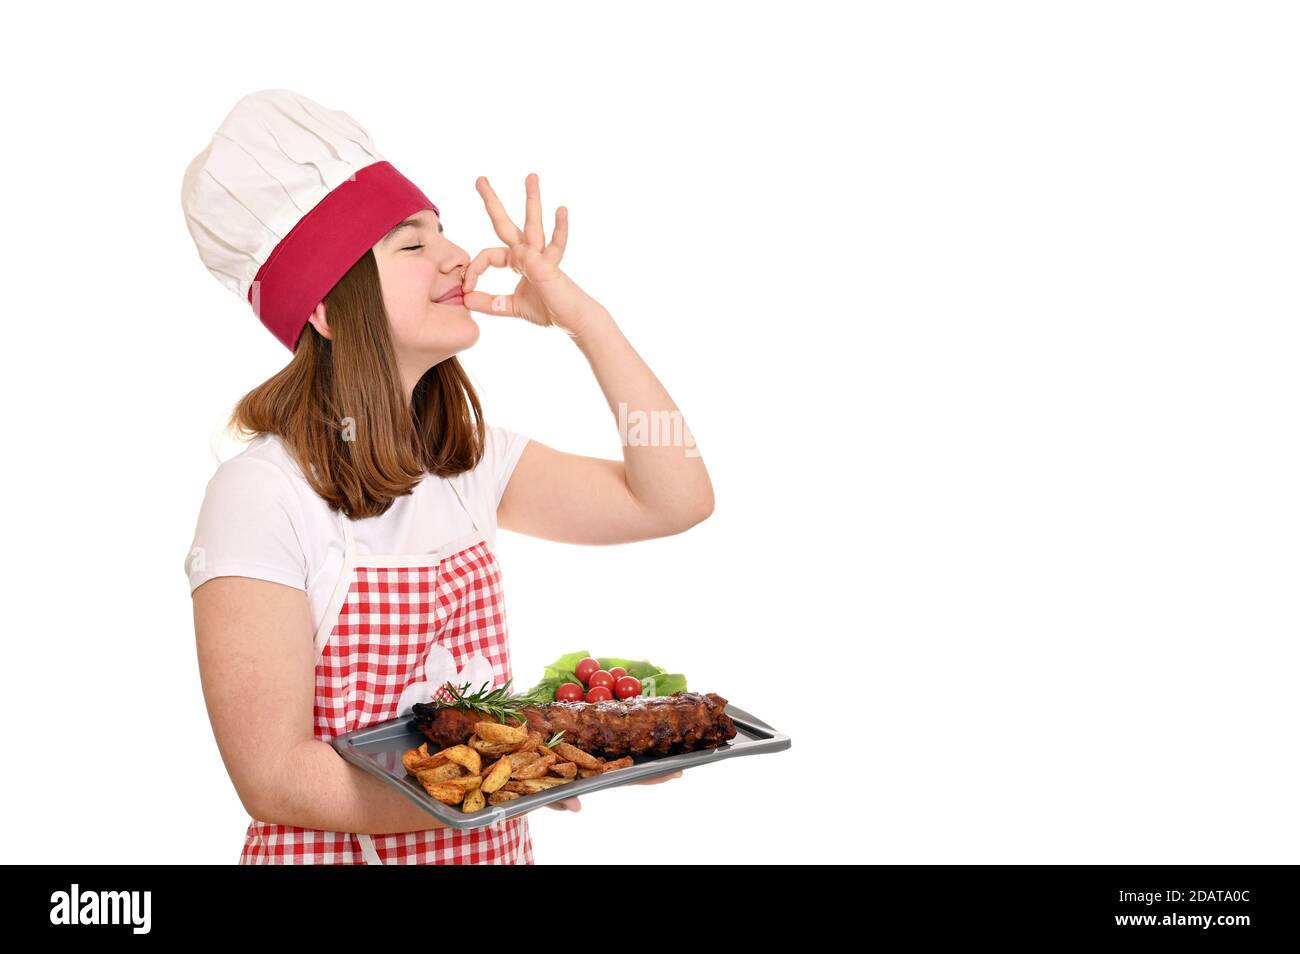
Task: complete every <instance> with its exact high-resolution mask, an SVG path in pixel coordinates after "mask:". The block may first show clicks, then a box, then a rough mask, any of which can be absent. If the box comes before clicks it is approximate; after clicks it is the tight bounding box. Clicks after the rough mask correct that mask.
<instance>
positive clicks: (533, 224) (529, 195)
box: [524, 172, 546, 252]
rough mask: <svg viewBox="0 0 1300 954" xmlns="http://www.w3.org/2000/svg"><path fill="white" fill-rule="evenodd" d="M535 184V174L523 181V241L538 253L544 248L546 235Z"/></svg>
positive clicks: (538, 192)
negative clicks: (543, 229)
mask: <svg viewBox="0 0 1300 954" xmlns="http://www.w3.org/2000/svg"><path fill="white" fill-rule="evenodd" d="M537 182H538V180H537V173H535V172H530V173H528V175H527V177H526V178H525V179H524V195H525V200H524V209H525V212H524V240H525V241H526V242H527V243H528V244H529V245H531V246H532V247H533V248H535V249H537V250H538V251H539V252H540V251H541V250H542V249H543V248H545V247H546V233H545V232H543V231H542V192H541V189H539V188H538V185H537Z"/></svg>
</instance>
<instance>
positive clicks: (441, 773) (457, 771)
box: [413, 762, 466, 785]
mask: <svg viewBox="0 0 1300 954" xmlns="http://www.w3.org/2000/svg"><path fill="white" fill-rule="evenodd" d="M413 774H414V775H415V777H416V778H418V779H419V780H420V784H421V785H431V784H433V783H435V782H446V781H450V780H451V779H453V778H459V777H460V776H462V775H465V774H466V772H465V766H463V765H457V764H456V763H455V762H447V763H445V764H443V765H439V766H438V767H437V768H431V769H416V771H415V772H414V773H413Z"/></svg>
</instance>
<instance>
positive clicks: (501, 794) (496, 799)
mask: <svg viewBox="0 0 1300 954" xmlns="http://www.w3.org/2000/svg"><path fill="white" fill-rule="evenodd" d="M518 797H519V793H518V792H507V791H506V790H505V789H498V790H497V791H495V792H493V793H492V794H491V795H489V796H488V804H489V805H504V804H505V803H506V802H508V801H511V800H512V799H516V798H518Z"/></svg>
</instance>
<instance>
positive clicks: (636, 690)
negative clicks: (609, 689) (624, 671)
mask: <svg viewBox="0 0 1300 954" xmlns="http://www.w3.org/2000/svg"><path fill="white" fill-rule="evenodd" d="M614 695H616V696H618V697H619V698H620V699H631V698H632V697H633V696H639V695H641V680H640V679H638V678H636V676H624V677H622V678H621V679H619V680H618V681H617V682H616V683H614Z"/></svg>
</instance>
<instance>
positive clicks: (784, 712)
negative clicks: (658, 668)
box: [0, 2, 1300, 864]
mask: <svg viewBox="0 0 1300 954" xmlns="http://www.w3.org/2000/svg"><path fill="white" fill-rule="evenodd" d="M32 9H33V8H19V9H17V10H15V11H11V12H10V13H9V14H8V20H7V22H6V29H5V34H4V39H3V40H2V41H0V43H2V44H3V51H2V52H3V56H0V64H3V65H2V66H0V70H3V71H4V74H5V75H4V76H3V80H4V86H3V88H4V90H5V93H4V98H5V118H4V124H5V137H4V141H5V145H4V150H3V152H4V159H3V162H4V167H3V181H4V191H5V226H4V229H3V236H4V238H3V241H4V244H5V247H4V252H5V256H4V257H5V261H6V263H7V273H8V279H7V282H6V286H7V287H6V295H5V298H6V301H5V325H4V338H5V342H4V347H3V348H2V349H0V353H2V354H3V360H4V373H3V375H2V376H0V388H3V402H4V403H3V407H4V410H5V422H6V435H7V437H8V440H7V442H6V445H5V467H4V470H3V477H0V480H3V481H4V485H3V490H4V500H5V504H6V506H5V510H4V533H3V540H4V543H5V547H4V551H3V556H2V557H0V559H3V561H4V568H3V569H4V572H3V585H4V592H5V613H4V616H5V619H4V640H3V650H4V657H3V663H2V664H0V665H2V666H3V670H4V672H5V674H6V679H5V683H6V685H5V690H4V692H3V693H2V694H0V698H2V699H3V725H4V727H5V729H6V730H7V731H6V739H7V742H6V747H5V755H4V759H5V763H6V772H5V777H6V784H5V786H4V793H3V795H0V798H3V800H4V804H3V808H4V814H5V817H6V820H7V827H6V832H5V837H4V839H3V845H4V848H3V854H4V857H3V860H4V861H9V862H37V861H46V862H68V863H74V862H86V863H90V862H146V861H149V862H182V863H188V862H210V863H222V864H224V863H232V862H234V861H235V860H236V859H237V857H238V854H239V849H240V847H241V845H242V842H243V837H244V827H245V825H246V823H247V816H246V815H245V814H244V812H243V810H242V808H241V806H240V804H239V801H238V799H237V797H236V795H235V791H234V789H233V787H232V785H231V784H230V781H229V778H228V776H227V775H226V772H225V770H224V767H223V765H222V763H221V759H220V756H219V753H218V751H217V748H216V745H215V743H214V740H213V737H212V732H211V728H210V725H209V723H208V717H207V713H206V709H205V707H204V702H203V697H202V693H201V690H200V686H199V677H198V669H197V663H196V656H195V647H194V634H193V627H192V616H191V608H190V597H189V592H188V586H187V584H186V581H185V578H184V560H185V557H186V555H187V551H188V547H189V543H190V540H191V536H192V533H193V530H194V522H195V519H196V517H197V513H198V507H199V503H200V501H201V499H202V495H203V489H204V485H205V483H206V481H207V479H208V478H209V477H210V476H211V474H212V471H213V470H214V468H215V467H216V462H217V457H216V456H214V453H215V454H220V455H221V456H223V457H224V456H227V455H228V454H229V453H230V452H231V450H230V448H228V447H223V446H217V445H215V444H214V438H215V436H216V434H217V432H218V431H219V430H220V428H221V427H222V425H223V423H224V420H225V417H226V415H227V414H228V412H229V410H230V408H231V406H232V405H233V403H234V402H235V400H236V399H237V398H238V397H240V396H241V395H242V394H244V393H245V392H246V391H248V390H249V389H251V388H252V387H254V386H255V385H257V384H258V383H260V382H262V381H263V380H265V379H266V378H268V377H270V376H271V375H272V374H273V373H275V372H276V371H277V370H279V368H280V367H282V366H283V364H284V362H285V361H286V360H287V352H286V351H285V350H284V349H283V347H282V346H281V345H280V344H279V343H278V342H276V341H275V340H274V339H273V338H272V337H271V336H270V335H269V334H268V333H267V332H266V331H265V330H264V329H263V328H262V327H261V326H260V325H259V324H258V323H257V322H256V320H255V318H254V317H253V315H252V313H251V311H250V310H249V308H248V307H247V305H245V304H243V303H242V302H241V301H240V300H239V299H238V298H237V297H236V296H234V295H232V294H231V293H230V292H228V291H227V290H225V289H224V288H223V287H221V286H220V285H219V284H218V283H217V282H216V281H215V280H214V279H213V278H212V277H211V276H210V275H209V274H208V273H207V272H206V271H205V270H204V269H203V267H202V265H201V263H200V262H199V260H198V256H197V254H196V252H195V249H194V247H193V243H192V241H191V239H190V237H189V234H188V232H187V231H186V229H185V226H184V222H183V217H182V214H181V209H180V201H179V191H180V183H181V176H182V173H183V171H184V169H185V166H186V164H187V163H188V162H189V160H190V159H191V158H192V157H193V156H194V155H195V154H196V153H197V152H199V151H200V150H201V149H202V148H203V147H204V146H205V145H206V144H207V142H208V140H209V139H210V137H211V135H212V132H213V131H214V130H215V128H216V126H217V125H218V124H219V122H220V121H221V119H222V118H223V117H224V116H225V115H226V113H227V112H228V110H229V109H230V107H231V106H233V105H234V103H235V101H236V100H237V99H238V98H239V97H241V96H243V95H244V94H246V93H249V92H252V91H254V90H258V89H263V88H267V87H281V86H282V87H288V88H290V89H293V90H295V91H298V92H301V93H302V94H303V95H306V96H308V97H310V98H312V99H315V100H317V101H318V102H321V103H322V104H325V105H327V106H328V107H329V108H333V109H341V110H343V111H345V112H347V113H349V114H350V115H352V116H353V117H354V118H356V119H357V120H358V121H359V122H361V123H362V125H364V126H365V127H366V128H367V129H368V130H369V131H370V132H371V134H372V135H373V136H374V138H375V142H376V144H377V146H378V148H379V150H380V151H381V152H382V153H383V154H384V156H385V157H386V158H388V159H390V160H391V161H392V162H393V163H394V165H396V166H397V167H398V168H399V169H401V170H402V171H403V172H404V173H405V174H406V175H408V176H409V177H410V178H412V179H413V180H414V181H415V182H416V183H417V184H419V185H420V186H421V188H422V189H423V190H424V191H425V192H426V193H427V194H428V195H429V196H430V197H431V198H432V199H433V200H434V201H435V202H437V203H438V204H439V206H440V207H441V209H442V212H443V217H444V222H445V224H446V227H447V234H448V236H449V237H450V238H453V239H454V240H455V241H457V242H458V243H460V244H461V245H463V246H464V247H465V248H466V249H467V250H469V251H470V253H471V254H473V253H476V252H478V251H479V250H480V249H482V248H484V247H487V246H489V245H496V244H499V243H498V241H497V239H496V238H495V236H494V235H493V234H492V232H491V229H490V227H489V222H488V220H487V217H486V215H485V214H484V212H483V208H482V204H481V201H480V200H479V198H478V196H477V194H476V193H475V191H474V188H473V183H474V179H475V177H476V176H478V175H480V174H482V175H487V176H488V177H489V178H490V179H491V180H492V182H493V183H494V185H495V186H496V188H497V189H498V191H499V192H500V193H501V195H502V197H503V199H504V200H505V202H506V203H507V205H508V207H509V208H510V210H511V211H512V212H514V213H515V214H516V215H517V216H519V219H518V221H520V222H521V223H522V212H523V180H524V177H525V175H527V174H528V173H529V172H537V173H538V174H539V175H540V177H541V188H542V200H543V206H544V212H545V217H546V228H547V232H548V235H549V231H550V228H551V226H552V225H553V222H554V218H553V216H554V209H555V206H556V205H558V204H560V203H563V204H566V205H567V206H568V207H569V209H570V214H571V236H570V241H569V248H568V252H567V254H566V259H565V262H566V264H565V269H566V271H568V272H569V274H571V275H572V276H573V277H574V278H575V280H576V281H577V282H578V283H579V284H580V285H582V286H583V287H584V288H585V289H587V290H588V291H589V292H590V293H591V294H593V295H594V296H595V297H596V298H597V299H599V300H600V301H601V302H602V303H604V304H605V305H606V307H608V308H609V310H610V311H611V312H612V313H613V315H614V316H615V318H616V320H617V321H618V322H619V324H620V326H621V327H622V328H623V329H624V331H625V332H626V333H627V335H628V336H629V338H630V339H631V341H632V342H633V344H634V345H635V346H636V347H637V348H638V350H639V351H640V353H641V354H642V356H643V357H645V359H646V360H647V362H648V363H649V364H650V366H651V367H652V368H653V369H654V371H655V372H656V374H657V375H658V376H659V378H660V379H661V380H662V381H663V382H664V384H665V385H666V387H667V388H668V390H669V392H670V393H671V394H672V395H673V397H674V399H675V400H676V401H677V402H678V404H679V405H680V407H681V408H682V410H683V411H684V412H685V414H686V416H687V420H688V421H689V423H690V426H691V428H692V431H693V432H694V435H695V437H696V439H697V440H698V442H699V446H700V449H701V450H702V452H703V457H704V459H705V461H706V462H707V465H708V468H709V473H710V474H711V476H712V479H713V483H714V487H715V490H716V495H717V509H716V512H715V514H714V515H713V516H712V518H710V519H709V520H708V521H706V522H705V523H703V524H701V525H700V526H698V527H696V528H694V529H692V530H691V531H689V532H688V533H686V534H684V535H681V536H678V537H672V538H668V539H664V540H658V541H654V542H649V543H640V544H635V545H629V546H620V547H608V548H582V547H575V546H565V545H560V544H554V543H548V542H544V541H539V540H534V539H529V538H526V537H522V536H519V535H516V534H508V533H503V534H502V535H501V538H500V550H501V558H502V560H503V563H504V579H505V582H506V590H507V594H508V603H507V606H508V615H509V620H510V627H511V634H512V646H513V659H514V665H515V670H516V674H517V677H518V680H519V682H520V683H524V684H530V683H531V682H532V681H533V677H535V676H539V675H540V672H541V667H542V665H543V664H544V663H546V662H547V661H549V660H550V659H552V658H554V657H556V656H558V655H560V654H561V653H564V652H568V651H571V650H576V649H589V650H591V651H593V652H595V653H597V654H599V655H607V654H608V655H624V656H633V657H648V658H650V659H651V660H653V661H655V662H657V663H659V664H662V665H665V666H667V667H668V668H670V669H672V670H681V671H684V672H685V673H686V674H687V675H688V677H689V679H690V684H691V687H692V688H694V689H699V690H702V691H716V692H719V693H721V694H722V695H724V696H725V697H726V698H728V699H730V700H732V701H733V702H735V703H736V704H738V705H740V706H741V707H743V708H746V709H749V710H750V711H752V712H754V713H756V714H758V715H760V716H762V717H764V718H766V719H767V720H768V721H770V722H772V723H773V724H775V725H776V726H777V727H779V728H780V729H782V730H784V731H785V732H787V733H788V734H789V735H790V736H791V737H792V738H793V740H794V745H793V747H792V748H791V749H790V750H788V751H786V752H784V753H780V754H777V755H774V756H765V757H761V758H750V759H739V760H735V761H730V762H726V763H722V764H719V765H715V766H710V767H706V768H701V769H699V770H693V771H690V772H688V773H687V774H686V776H685V777H684V778H682V779H680V780H677V781H674V782H671V783H668V784H664V785H658V786H643V787H633V788H626V789H619V790H615V791H609V792H601V793H596V794H594V795H591V796H589V797H588V798H586V799H584V800H583V805H584V807H583V810H582V811H581V812H580V813H579V814H576V815H573V814H568V813H560V812H552V811H545V810H544V811H541V812H537V813H534V814H533V815H532V816H530V817H531V818H532V819H533V836H534V844H535V850H536V855H537V859H538V861H539V862H542V863H564V862H610V861H614V862H618V861H622V860H626V859H628V858H629V857H631V858H637V859H641V860H644V861H648V862H667V863H691V862H713V861H720V860H723V861H737V862H850V861H853V862H909V863H910V862H915V863H925V862H1089V863H1136V862H1144V863H1227V862H1240V863H1261V862H1290V863H1294V862H1296V861H1297V860H1300V856H1298V852H1297V849H1298V848H1300V829H1298V828H1297V821H1296V812H1295V805H1296V803H1297V800H1298V798H1300V791H1297V788H1298V787H1300V786H1298V785H1297V782H1298V781H1300V775H1298V771H1300V770H1298V769H1297V763H1296V759H1295V739H1296V727H1297V702H1296V674H1297V662H1298V661H1300V660H1298V658H1297V655H1298V654H1297V649H1296V645H1297V642H1296V639H1297V634H1298V630H1297V623H1298V622H1300V620H1298V617H1300V612H1298V610H1300V607H1298V606H1297V591H1296V586H1295V581H1296V577H1297V572H1298V571H1300V548H1298V545H1297V541H1298V540H1300V525H1298V524H1300V510H1298V507H1297V499H1298V498H1297V486H1298V481H1297V478H1298V477H1300V473H1298V470H1300V468H1298V466H1297V465H1298V464H1300V458H1298V455H1297V446H1296V437H1295V418H1296V410H1297V397H1298V396H1300V395H1297V384H1296V382H1297V375H1296V359H1297V344H1298V343H1300V340H1298V339H1300V333H1298V331H1297V323H1296V318H1297V308H1296V304H1297V301H1296V289H1297V281H1296V279H1297V275H1296V263H1297V252H1298V251H1300V250H1298V249H1297V243H1298V239H1297V236H1300V214H1298V213H1300V208H1297V206H1298V205H1300V202H1298V199H1300V194H1298V193H1300V188H1298V185H1297V183H1298V182H1300V178H1298V176H1297V170H1298V169H1300V154H1298V153H1300V148H1298V147H1300V139H1298V137H1297V123H1296V116H1297V90H1300V85H1298V83H1300V75H1298V74H1300V65H1298V61H1297V58H1296V56H1295V51H1296V48H1297V41H1298V40H1300V37H1298V36H1297V30H1296V23H1295V22H1293V19H1292V17H1291V15H1290V13H1289V12H1288V8H1287V5H1285V4H1262V3H1259V4H1240V3H1237V4H1229V3H1218V4H1205V3H1187V2H1182V3H1098V2H1094V3H1089V4H1060V3H981V4H966V3H955V4H942V3H908V4H857V5H853V6H852V7H850V5H848V4H831V3H813V2H802V3H797V4H781V5H764V4H754V3H747V4H743V5H741V4H707V5H704V4H693V5H688V4H685V3H662V2H661V3H656V4H653V5H645V6H642V7H639V8H634V7H632V6H631V5H613V4H564V5H560V4H538V3H527V4H518V5H516V4H507V3H493V4H491V5H487V4H482V5H474V6H472V7H470V6H469V5H460V4H457V5H452V4H435V3H431V2H420V3H411V4H404V3H385V4H381V5H378V6H374V7H362V6H359V5H358V4H356V3H339V4H331V3H311V4H267V3H256V4H243V3H230V2H225V3H221V4H207V5H169V6H165V7H164V6H161V5H160V6H158V7H156V8H154V7H147V6H138V5H137V6H134V7H133V6H132V5H129V4H128V5H111V6H103V5H91V4H80V5H78V4H73V5H66V4H65V5H60V7H59V8H57V9H54V8H50V9H45V10H41V11H40V12H35V13H34V12H32ZM513 279H514V276H512V275H509V274H507V273H502V272H492V273H489V275H488V276H487V278H486V279H485V280H484V281H483V282H482V283H481V285H482V287H484V288H486V289H489V290H508V289H509V288H510V287H512V286H513ZM481 323H482V326H483V334H482V337H481V339H480V341H479V343H478V344H477V345H476V346H475V347H474V348H473V349H472V351H470V352H469V353H467V354H466V355H465V356H464V358H463V360H464V361H465V363H466V365H467V366H468V368H469V371H470V373H471V375H472V376H473V379H474V381H475V384H476V385H477V387H478V388H479V391H480V394H481V396H482V397H483V399H484V404H485V409H486V416H487V419H488V420H489V422H491V423H495V424H499V425H502V426H506V427H510V428H512V429H515V430H519V431H522V432H524V433H526V434H528V435H530V436H533V437H536V438H537V439H539V440H542V441H545V442H546V443H548V444H551V445H552V446H556V447H559V448H562V449H565V450H570V451H575V452H578V453H586V454H595V455H600V456H606V457H617V456H618V455H619V453H620V446H619V443H618V438H617V433H616V429H615V425H614V421H613V418H612V417H611V415H610V414H609V411H608V409H607V408H606V406H605V402H604V399H603V398H602V396H601V394H600V392H599V390H598V388H597V386H596V383H595V380H594V378H593V376H592V375H591V373H590V371H589V369H588V367H587V365H586V362H585V360H584V359H583V358H582V356H581V354H580V353H579V352H578V351H577V349H576V348H574V347H573V346H572V345H571V344H570V343H569V342H568V341H567V340H566V339H565V338H564V337H563V335H562V334H560V333H550V332H548V331H544V330H541V329H537V328H534V327H532V326H529V325H526V324H525V323H524V322H522V321H518V320H514V319H492V318H486V317H483V318H481Z"/></svg>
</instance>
